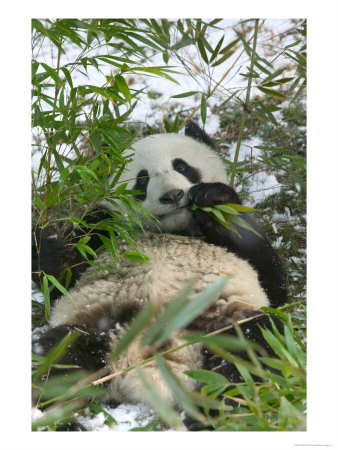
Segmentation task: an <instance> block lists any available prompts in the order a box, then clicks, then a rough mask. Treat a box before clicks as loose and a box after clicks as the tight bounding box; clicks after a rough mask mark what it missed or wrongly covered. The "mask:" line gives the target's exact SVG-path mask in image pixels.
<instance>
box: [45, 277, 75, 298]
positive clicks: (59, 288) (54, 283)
mask: <svg viewBox="0 0 338 450" xmlns="http://www.w3.org/2000/svg"><path fill="white" fill-rule="evenodd" d="M46 277H47V278H48V281H50V282H51V283H52V284H53V285H54V286H55V287H56V288H57V289H58V290H59V291H60V292H61V293H62V294H63V295H65V296H66V297H68V298H69V300H71V301H73V300H72V298H71V296H70V295H69V293H68V291H67V289H65V288H64V287H63V286H62V284H60V283H59V282H58V280H57V279H56V278H55V277H53V275H46Z"/></svg>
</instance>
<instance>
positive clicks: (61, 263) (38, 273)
mask: <svg viewBox="0 0 338 450" xmlns="http://www.w3.org/2000/svg"><path fill="white" fill-rule="evenodd" d="M109 217H110V215H109V213H107V212H106V211H102V210H101V209H98V208H96V209H94V210H93V211H92V212H91V213H89V214H87V215H85V216H84V217H83V219H82V220H83V221H85V222H86V223H87V225H88V229H90V230H91V229H92V232H91V233H90V235H91V240H90V246H91V248H92V249H93V250H94V251H96V250H97V249H98V248H99V247H101V245H102V241H101V239H100V238H99V235H98V234H103V235H105V236H109V233H108V232H106V231H104V230H99V231H97V232H95V228H99V227H100V223H101V221H102V220H104V219H107V218H109ZM86 231H87V230H86ZM83 235H84V231H83V230H81V229H80V228H75V227H74V226H73V225H69V226H67V227H66V228H64V229H57V228H56V227H53V226H50V227H47V228H40V227H37V228H36V229H34V230H33V233H32V279H33V281H34V282H35V283H36V284H37V285H38V286H40V287H42V278H43V276H44V274H47V275H52V276H54V277H55V278H56V279H57V280H58V281H60V282H61V283H64V282H65V280H66V269H68V268H71V278H70V282H69V285H68V288H71V287H73V286H74V285H75V283H76V281H77V280H78V279H79V278H80V276H81V274H82V273H83V271H84V270H85V269H86V268H87V263H86V259H85V258H84V257H83V256H82V255H81V253H80V252H79V251H78V250H77V249H76V248H75V244H76V242H78V241H79V239H80V238H81V237H82V236H83ZM89 257H90V255H89ZM61 295H62V294H61V292H60V291H59V290H57V289H56V288H55V287H54V286H52V287H51V292H50V299H51V301H52V302H54V301H55V300H56V299H57V298H58V297H60V296H61Z"/></svg>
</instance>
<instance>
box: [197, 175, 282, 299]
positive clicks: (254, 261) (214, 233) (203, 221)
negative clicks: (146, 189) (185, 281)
mask: <svg viewBox="0 0 338 450" xmlns="http://www.w3.org/2000/svg"><path fill="white" fill-rule="evenodd" d="M189 199H190V201H191V203H193V204H196V205H198V206H201V207H204V206H214V205H220V204H224V203H237V204H241V201H240V199H239V197H238V195H237V194H236V192H235V191H234V190H233V189H232V188H231V187H230V186H227V185H225V184H223V183H200V184H198V185H196V186H193V187H192V188H191V189H190V192H189ZM193 214H194V219H195V221H196V223H197V224H198V226H199V227H200V229H201V231H202V234H203V236H204V238H205V240H206V242H208V243H210V244H214V245H218V246H220V247H224V248H226V249H227V250H229V251H230V252H233V253H235V254H236V255H238V256H239V257H240V258H243V259H245V260H247V261H249V263H250V264H251V265H252V266H253V267H254V268H255V269H256V270H257V272H258V275H259V280H260V282H261V284H262V286H263V288H264V289H265V291H266V293H267V295H268V298H269V300H270V304H271V306H273V307H276V306H279V305H281V304H283V303H284V302H285V301H286V299H287V291H286V276H285V272H284V269H283V267H282V264H281V262H280V260H279V257H278V255H277V252H276V251H275V250H274V249H273V248H272V246H271V244H270V243H269V241H268V239H267V237H266V235H265V233H264V231H263V230H262V229H261V228H260V227H259V226H258V225H257V223H256V222H255V221H254V219H253V218H252V216H251V215H250V214H248V213H245V212H242V213H241V217H242V218H243V219H244V220H245V221H246V222H248V223H249V224H250V225H251V226H252V227H253V228H254V229H255V230H256V231H257V232H258V233H259V234H260V235H261V237H260V236H257V235H256V234H255V233H253V232H252V231H249V230H246V229H244V228H242V227H239V226H237V225H235V227H236V229H237V230H238V233H239V235H240V236H238V234H237V233H235V232H233V231H231V230H229V229H227V228H225V227H224V226H223V225H221V224H219V223H218V222H217V221H216V220H215V219H213V218H212V217H211V216H210V214H208V213H207V212H205V211H202V210H201V209H197V210H195V211H194V213H193Z"/></svg>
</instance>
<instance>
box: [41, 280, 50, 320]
mask: <svg viewBox="0 0 338 450" xmlns="http://www.w3.org/2000/svg"><path fill="white" fill-rule="evenodd" d="M42 283H43V297H44V301H45V318H46V320H48V321H49V319H50V296H49V288H48V278H47V276H46V275H44V277H43V279H42Z"/></svg>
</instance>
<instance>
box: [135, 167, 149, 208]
mask: <svg viewBox="0 0 338 450" xmlns="http://www.w3.org/2000/svg"><path fill="white" fill-rule="evenodd" d="M148 183H149V173H148V170H146V169H142V170H140V171H139V173H138V174H137V180H136V183H135V185H134V187H133V189H135V190H136V191H141V192H140V193H139V194H135V195H134V197H135V198H137V200H141V201H143V200H145V199H146V197H147V187H148Z"/></svg>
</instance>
